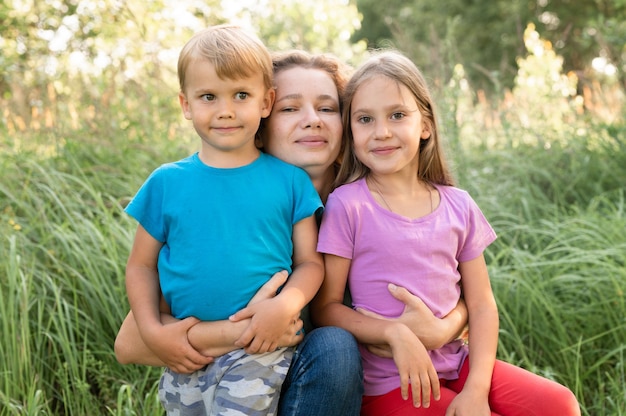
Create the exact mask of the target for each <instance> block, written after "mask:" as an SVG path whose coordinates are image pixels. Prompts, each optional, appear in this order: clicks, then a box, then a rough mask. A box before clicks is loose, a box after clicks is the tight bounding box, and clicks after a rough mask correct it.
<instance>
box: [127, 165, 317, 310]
mask: <svg viewBox="0 0 626 416" xmlns="http://www.w3.org/2000/svg"><path fill="white" fill-rule="evenodd" d="M321 207H322V203H321V200H320V198H319V196H318V194H317V192H316V190H315V188H314V187H313V184H312V183H311V180H310V178H309V176H308V175H307V174H306V172H304V171H303V170H302V169H300V168H298V167H295V166H292V165H289V164H287V163H285V162H282V161H281V160H279V159H276V158H275V157H272V156H270V155H267V154H264V153H261V155H260V156H259V158H258V159H256V160H255V161H254V162H252V163H251V164H249V165H246V166H242V167H239V168H232V169H218V168H213V167H210V166H207V165H205V164H204V163H202V162H201V161H200V159H199V157H198V154H197V153H196V154H194V155H192V156H189V157H187V158H185V159H183V160H180V161H178V162H175V163H168V164H165V165H162V166H161V167H159V168H158V169H156V170H155V171H154V172H153V173H152V174H151V175H150V177H149V178H148V179H147V180H146V182H145V183H144V184H143V185H142V187H141V188H140V189H139V191H138V192H137V195H135V197H134V198H133V200H132V201H131V202H130V204H129V205H128V206H127V207H126V209H125V211H126V212H127V213H128V214H130V215H131V216H133V217H134V218H135V219H136V220H137V221H139V223H140V224H141V225H142V226H143V227H144V228H145V229H146V231H147V232H148V233H150V235H151V236H152V237H154V238H155V239H156V240H158V241H161V242H163V247H162V248H161V251H160V253H159V259H158V270H159V279H160V284H161V290H162V292H163V295H164V296H165V300H166V301H167V303H168V304H169V305H170V308H171V309H172V314H173V315H174V316H175V317H176V318H181V319H182V318H185V317H188V316H195V317H197V318H199V319H201V320H204V321H214V320H222V319H227V318H228V317H229V316H230V315H231V314H233V313H235V312H236V311H238V310H240V309H242V308H243V307H245V306H246V305H247V303H248V302H249V301H250V299H251V298H252V296H254V294H255V293H256V292H257V290H258V289H259V288H260V287H261V286H262V285H263V284H264V283H266V282H267V281H268V280H269V279H270V277H272V275H273V274H274V273H276V272H278V271H280V270H288V271H289V272H290V273H291V261H292V260H291V257H292V254H293V244H292V239H291V237H292V229H293V225H294V224H296V223H297V222H298V221H300V220H302V219H304V218H307V217H309V216H311V215H313V214H315V212H316V211H317V210H319V209H320V208H321Z"/></svg>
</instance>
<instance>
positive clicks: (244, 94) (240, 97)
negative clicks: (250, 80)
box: [235, 91, 249, 100]
mask: <svg viewBox="0 0 626 416" xmlns="http://www.w3.org/2000/svg"><path fill="white" fill-rule="evenodd" d="M248 95H249V94H248V93H247V92H243V91H242V92H238V93H237V94H235V98H236V99H238V100H245V99H246V98H248Z"/></svg>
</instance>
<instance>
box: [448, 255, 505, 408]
mask: <svg viewBox="0 0 626 416" xmlns="http://www.w3.org/2000/svg"><path fill="white" fill-rule="evenodd" d="M459 272H460V273H461V281H462V284H463V293H464V297H465V302H466V303H467V310H468V313H469V345H470V348H469V363H470V372H469V375H468V377H467V381H466V382H465V386H464V387H463V390H462V391H461V393H460V394H458V395H457V396H456V397H455V398H454V400H453V401H452V403H451V404H450V406H449V408H448V412H447V413H446V415H458V416H461V415H464V414H466V413H464V412H465V411H466V410H464V409H480V411H481V412H483V414H485V415H489V414H490V411H489V404H488V400H487V399H488V396H489V391H490V389H491V376H492V373H493V366H494V363H495V360H496V351H497V348H498V327H499V322H498V308H497V305H496V301H495V298H494V296H493V292H492V290H491V283H490V281H489V274H488V272H487V265H486V264H485V258H484V256H483V255H482V254H481V255H480V256H478V257H477V258H475V259H474V260H470V261H467V262H462V263H460V264H459ZM476 414H478V413H476Z"/></svg>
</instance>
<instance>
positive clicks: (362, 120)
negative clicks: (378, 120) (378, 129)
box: [358, 116, 372, 124]
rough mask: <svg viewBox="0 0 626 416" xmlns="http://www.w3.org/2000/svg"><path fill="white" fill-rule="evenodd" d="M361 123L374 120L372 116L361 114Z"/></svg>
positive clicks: (359, 119)
mask: <svg viewBox="0 0 626 416" xmlns="http://www.w3.org/2000/svg"><path fill="white" fill-rule="evenodd" d="M358 121H359V123H361V124H367V123H371V122H372V118H371V117H370V116H361V117H359V118H358Z"/></svg>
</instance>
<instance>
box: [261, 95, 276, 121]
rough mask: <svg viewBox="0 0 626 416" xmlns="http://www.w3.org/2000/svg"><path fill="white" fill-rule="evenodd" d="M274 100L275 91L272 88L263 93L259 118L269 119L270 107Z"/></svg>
mask: <svg viewBox="0 0 626 416" xmlns="http://www.w3.org/2000/svg"><path fill="white" fill-rule="evenodd" d="M275 99H276V90H275V89H274V88H270V89H269V90H267V92H266V93H265V97H263V108H262V109H261V117H263V118H266V117H269V115H270V113H271V112H272V106H273V105H274V100H275Z"/></svg>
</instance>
